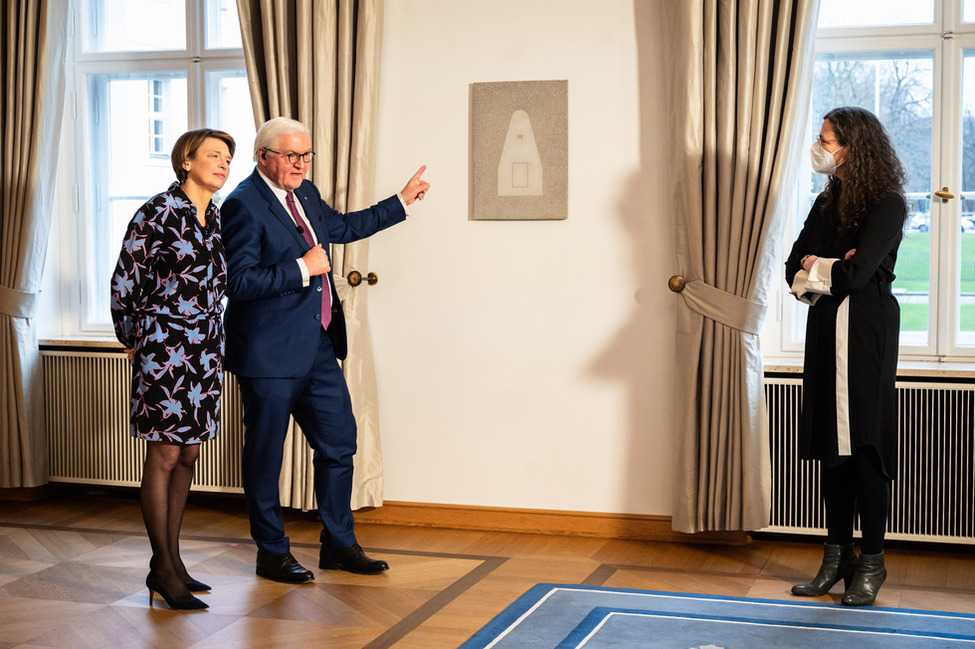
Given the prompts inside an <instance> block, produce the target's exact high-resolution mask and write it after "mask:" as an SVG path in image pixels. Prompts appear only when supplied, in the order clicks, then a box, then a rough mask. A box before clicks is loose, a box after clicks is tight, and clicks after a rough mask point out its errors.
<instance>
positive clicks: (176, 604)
mask: <svg viewBox="0 0 975 649" xmlns="http://www.w3.org/2000/svg"><path fill="white" fill-rule="evenodd" d="M146 588H148V589H149V606H152V594H153V592H157V593H159V594H160V595H162V598H163V599H164V600H166V604H168V605H169V608H171V609H173V610H175V611H202V610H203V609H206V608H209V607H208V606H207V604H206V602H204V601H203V600H201V599H197V598H196V597H193V596H192V595H190V596H189V597H186V598H184V599H174V598H172V597H170V596H169V594H168V593H166V591H164V590H163V589H162V585H161V584H160V583H159V578H158V577H156V575H155V573H152V572H150V573H149V574H148V575H146Z"/></svg>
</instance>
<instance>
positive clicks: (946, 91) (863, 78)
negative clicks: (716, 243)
mask: <svg viewBox="0 0 975 649" xmlns="http://www.w3.org/2000/svg"><path fill="white" fill-rule="evenodd" d="M843 105H857V106H862V107H864V108H867V109H869V110H871V111H873V112H874V113H875V114H876V115H877V116H878V117H879V118H880V120H881V122H883V123H884V125H885V127H886V128H887V131H888V133H889V134H890V135H891V138H892V140H893V143H894V146H895V147H896V149H897V153H898V156H899V157H900V159H901V162H902V163H903V164H904V166H905V168H906V170H907V174H908V184H907V186H906V187H905V190H906V193H907V197H908V200H909V202H910V213H909V216H908V221H907V224H906V226H905V231H904V239H903V242H902V243H901V246H900V250H899V252H898V257H897V266H896V268H895V272H896V274H897V279H896V280H895V282H894V285H893V290H894V292H895V294H896V295H897V298H898V301H899V302H900V305H901V340H900V342H901V357H902V358H905V357H906V358H913V359H917V360H923V359H936V358H958V359H968V360H970V359H971V358H972V357H975V0H942V1H941V2H936V1H935V0H859V1H858V2H856V3H850V2H848V1H846V0H822V3H821V6H820V15H819V31H818V34H817V41H816V60H815V66H814V79H813V96H812V106H811V109H810V120H809V124H808V125H807V127H806V128H807V129H808V133H809V138H808V141H809V142H810V143H812V141H813V139H814V138H815V137H816V136H817V135H818V133H819V128H820V126H821V125H822V119H823V115H824V114H825V113H826V112H827V111H829V109H831V108H833V107H836V106H843ZM803 163H804V165H805V170H804V171H803V172H802V173H801V175H800V179H801V181H800V187H799V194H798V200H797V209H796V210H795V213H796V220H795V222H794V223H793V224H791V227H787V230H786V231H787V232H788V234H787V235H786V237H785V238H786V239H788V240H789V241H788V242H786V244H787V245H788V244H791V241H792V240H793V239H794V236H793V235H795V234H796V233H798V230H799V228H800V227H801V226H802V222H803V221H804V219H805V217H806V214H807V213H808V210H809V208H810V206H811V205H812V202H813V200H814V199H815V197H816V195H817V194H818V193H819V192H820V191H822V189H823V186H824V185H825V178H824V177H822V176H818V175H816V174H813V173H812V171H811V169H810V168H809V163H808V161H807V160H805V159H804V161H803ZM785 290H786V291H787V290H788V289H785ZM782 303H783V305H784V308H783V311H782V313H783V316H782V320H781V325H782V326H781V332H780V336H781V338H780V339H781V348H782V350H783V351H799V350H801V349H802V340H803V337H804V335H805V334H804V329H805V315H806V308H805V307H800V306H798V305H797V303H796V302H795V301H794V300H792V298H791V296H786V297H785V298H783V302H782ZM773 347H774V345H773Z"/></svg>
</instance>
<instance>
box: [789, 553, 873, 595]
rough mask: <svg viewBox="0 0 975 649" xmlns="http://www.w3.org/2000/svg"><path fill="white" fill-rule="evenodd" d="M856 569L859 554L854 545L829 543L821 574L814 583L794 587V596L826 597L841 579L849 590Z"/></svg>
mask: <svg viewBox="0 0 975 649" xmlns="http://www.w3.org/2000/svg"><path fill="white" fill-rule="evenodd" d="M856 567H857V554H856V552H854V551H853V544H852V543H847V544H845V545H840V544H838V543H827V544H826V545H824V546H823V565H821V566H820V567H819V572H817V573H816V576H815V577H813V580H812V581H810V582H808V583H805V584H796V585H795V586H793V587H792V594H793V595H802V596H804V597H818V596H819V595H825V594H826V593H828V592H829V589H830V588H832V587H833V585H834V584H835V583H836V582H838V581H839V580H840V579H842V580H843V581H844V583H845V585H846V587H847V588H849V587H850V580H851V579H852V578H853V573H854V571H855V570H856Z"/></svg>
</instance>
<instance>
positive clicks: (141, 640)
mask: <svg viewBox="0 0 975 649" xmlns="http://www.w3.org/2000/svg"><path fill="white" fill-rule="evenodd" d="M287 529H288V533H289V535H290V537H291V541H292V551H293V553H294V554H295V556H296V557H297V558H298V560H299V561H300V562H301V563H302V564H303V565H305V566H306V567H308V568H311V569H313V570H314V571H315V573H316V578H315V581H314V582H312V583H311V584H307V585H301V586H289V585H285V584H278V583H275V582H272V581H268V580H265V579H261V578H259V577H257V576H256V575H255V574H254V559H255V556H256V552H255V548H254V545H253V543H252V541H251V540H250V538H249V535H248V525H247V515H246V512H245V511H244V506H243V502H242V499H240V498H238V497H229V496H212V495H205V494H192V495H191V497H190V504H189V506H188V509H187V514H186V519H185V522H184V525H183V537H182V552H183V557H184V561H185V562H186V564H187V566H188V567H189V568H190V570H191V573H192V574H193V575H194V576H195V577H196V578H198V579H201V580H203V581H205V582H207V583H209V584H211V585H212V586H213V590H212V592H210V593H204V594H203V595H202V596H201V597H202V599H204V600H205V601H206V602H207V603H208V604H209V605H210V609H209V611H206V612H195V613H186V612H177V611H171V610H168V609H167V608H166V605H165V603H164V602H163V601H162V600H161V599H159V598H158V597H157V598H156V600H155V605H154V606H153V607H149V606H148V605H147V602H148V591H147V590H146V588H145V586H144V580H145V574H146V571H147V562H148V560H149V544H148V541H147V540H146V538H145V531H144V529H143V527H142V519H141V514H140V510H139V504H138V500H137V497H136V494H135V493H134V492H125V491H98V490H92V489H88V488H82V487H70V488H66V489H60V490H58V492H57V493H56V495H54V496H52V497H50V498H47V499H45V500H42V501H39V502H30V503H27V502H11V501H0V649H12V648H14V647H16V648H18V649H33V648H40V647H46V648H50V647H64V648H71V649H76V648H88V647H91V648H93V649H94V648H98V649H103V648H105V647H121V648H126V649H129V648H141V647H158V648H161V649H181V648H184V647H185V648H193V649H203V648H216V647H220V648H224V647H241V648H251V647H339V648H359V647H365V648H370V649H373V648H379V647H396V648H398V649H405V648H417V649H436V648H440V647H457V646H458V645H460V644H461V643H462V642H464V640H466V639H467V638H468V637H470V636H471V635H472V634H473V633H474V632H475V631H477V630H478V629H479V628H480V627H481V626H483V625H484V624H485V623H487V622H488V621H489V620H490V619H491V618H492V617H494V616H495V615H496V614H497V613H499V612H500V611H501V610H502V609H504V608H505V607H506V606H508V605H509V604H510V603H511V602H512V601H514V600H515V599H516V598H517V597H518V596H519V595H521V594H522V593H523V592H525V591H526V590H527V589H528V588H530V587H531V586H534V585H535V584H537V583H541V582H555V583H581V584H591V585H604V586H615V587H623V588H641V589H651V590H665V591H677V592H696V593H709V594H721V595H732V596H742V597H762V598H770V599H790V595H789V588H790V586H791V584H792V583H795V582H798V581H803V580H805V579H806V578H808V577H809V576H811V575H812V574H814V573H815V571H816V569H817V568H818V566H819V561H820V559H821V553H822V548H821V545H820V542H819V541H816V540H806V541H803V540H798V541H795V540H792V541H789V540H782V539H773V538H762V539H758V540H755V541H753V542H752V543H750V544H749V545H747V546H743V547H728V546H707V545H686V544H670V543H652V542H639V541H621V540H612V539H609V540H607V539H591V538H569V537H554V536H543V535H531V534H510V533H485V532H471V531H458V530H446V529H426V528H407V527H394V526H380V525H365V524H363V525H359V526H358V528H357V534H358V537H359V541H360V543H361V544H362V545H363V547H365V548H366V550H367V551H368V552H369V554H370V555H373V556H375V557H378V558H382V559H385V560H387V561H388V562H389V563H390V566H391V569H390V571H389V572H387V573H384V574H381V575H376V576H362V575H352V574H348V573H344V572H334V571H322V570H318V569H317V565H318V561H317V558H318V543H317V540H318V531H319V527H318V524H317V522H316V520H315V519H314V516H313V515H311V514H302V513H300V512H293V513H291V514H289V520H288V523H287ZM887 566H888V573H889V576H888V580H887V583H886V584H885V585H884V587H883V589H882V590H881V592H880V597H879V599H878V602H877V603H878V605H882V606H892V607H903V608H915V609H934V610H946V611H957V612H964V613H973V614H975V549H973V548H970V547H967V546H953V547H948V548H945V547H941V548H932V547H928V546H919V545H912V546H908V545H903V544H902V545H900V546H897V545H895V544H891V546H890V547H888V550H887ZM840 596H841V592H839V588H837V589H836V592H835V593H831V594H829V595H826V596H823V597H821V598H817V599H819V600H820V601H823V602H831V601H832V602H836V603H838V601H839V597H840Z"/></svg>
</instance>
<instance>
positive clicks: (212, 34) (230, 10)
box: [206, 0, 241, 49]
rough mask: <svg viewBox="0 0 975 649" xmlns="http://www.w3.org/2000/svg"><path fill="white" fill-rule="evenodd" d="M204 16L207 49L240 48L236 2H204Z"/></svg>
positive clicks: (235, 0) (212, 0)
mask: <svg viewBox="0 0 975 649" xmlns="http://www.w3.org/2000/svg"><path fill="white" fill-rule="evenodd" d="M206 16H207V43H206V46H207V47H208V48H210V49H221V48H224V49H226V48H239V47H241V40H240V21H239V20H238V17H237V0H206Z"/></svg>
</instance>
